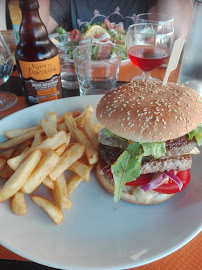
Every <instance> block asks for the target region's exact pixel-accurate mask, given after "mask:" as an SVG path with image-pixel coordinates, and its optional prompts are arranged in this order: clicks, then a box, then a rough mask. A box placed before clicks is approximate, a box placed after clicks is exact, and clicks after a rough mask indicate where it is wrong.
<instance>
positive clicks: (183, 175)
mask: <svg viewBox="0 0 202 270" xmlns="http://www.w3.org/2000/svg"><path fill="white" fill-rule="evenodd" d="M176 175H177V177H178V178H179V179H180V181H181V182H182V184H183V187H182V189H184V188H185V187H186V186H187V185H188V184H189V182H190V179H191V173H190V170H189V169H188V170H185V171H180V172H177V174H176ZM152 176H153V174H152V173H148V174H142V175H140V176H139V177H138V178H137V179H136V180H135V181H131V182H128V183H126V186H136V187H138V186H143V185H146V184H147V183H149V182H150V181H151V179H152ZM182 189H181V190H182ZM153 190H154V191H156V192H159V193H164V194H172V193H177V192H179V191H180V190H179V187H178V185H177V184H176V183H175V182H174V181H173V180H172V179H169V181H168V182H167V183H165V184H163V185H161V186H159V187H158V188H156V189H153Z"/></svg>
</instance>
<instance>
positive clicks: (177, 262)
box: [0, 63, 202, 270]
mask: <svg viewBox="0 0 202 270" xmlns="http://www.w3.org/2000/svg"><path fill="white" fill-rule="evenodd" d="M178 73H179V67H178V68H177V69H176V70H175V71H173V72H172V73H171V75H170V77H169V81H174V82H176V81H177V77H178ZM137 74H141V70H139V69H138V68H136V67H134V65H133V64H131V63H129V64H126V65H124V66H122V67H121V68H120V74H119V78H118V81H119V82H118V84H122V83H124V82H128V81H130V79H131V78H132V77H133V76H135V75H137ZM164 74H165V68H159V69H156V70H154V71H152V76H154V77H157V78H160V79H163V77H164ZM0 90H4V91H11V92H15V94H16V95H17V96H18V101H17V103H16V104H15V105H14V106H13V107H12V108H10V109H8V110H6V111H4V112H0V117H6V116H7V115H9V114H11V113H14V112H15V111H18V110H21V109H23V108H26V104H25V101H24V98H23V97H22V91H21V88H20V82H19V78H18V73H17V71H14V73H13V76H12V77H11V78H10V79H9V80H8V82H7V83H6V84H5V85H3V86H1V87H0ZM78 94H79V93H78V89H76V90H71V91H69V90H65V89H63V96H64V97H66V96H71V95H78ZM201 254H202V232H200V233H199V234H198V235H197V236H196V237H195V238H194V239H193V240H192V241H190V242H189V243H188V244H187V245H185V246H184V247H182V248H181V249H179V250H178V251H176V252H174V253H172V254H170V255H169V256H167V257H165V258H163V259H160V260H158V261H156V262H153V263H150V264H148V265H144V266H140V267H136V268H133V269H134V270H162V269H163V270H175V269H179V270H192V269H193V270H201V269H202V256H201ZM18 268H19V269H21V270H23V269H29V270H50V269H53V268H49V267H46V266H41V265H39V264H36V263H33V262H30V261H28V260H27V259H25V258H22V257H20V256H18V255H16V254H14V253H12V252H11V251H9V250H7V249H5V248H4V247H3V246H0V269H8V270H10V269H18Z"/></svg>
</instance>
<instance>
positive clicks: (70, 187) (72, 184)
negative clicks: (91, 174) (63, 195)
mask: <svg viewBox="0 0 202 270" xmlns="http://www.w3.org/2000/svg"><path fill="white" fill-rule="evenodd" d="M93 166H94V165H89V166H88V167H89V170H90V171H91V170H92V168H93ZM82 181H83V179H82V178H81V177H80V176H79V175H74V176H73V177H72V178H71V179H70V180H69V181H68V183H67V196H68V197H69V196H70V194H71V193H72V192H73V191H74V190H75V189H76V188H77V187H78V186H79V184H80V183H81V182H82Z"/></svg>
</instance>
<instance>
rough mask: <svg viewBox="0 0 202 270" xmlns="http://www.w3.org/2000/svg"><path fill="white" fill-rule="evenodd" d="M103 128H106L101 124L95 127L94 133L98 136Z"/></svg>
mask: <svg viewBox="0 0 202 270" xmlns="http://www.w3.org/2000/svg"><path fill="white" fill-rule="evenodd" d="M103 127H104V126H103V125H101V124H95V126H94V132H95V134H97V133H98V131H99V130H100V129H102V128H103Z"/></svg>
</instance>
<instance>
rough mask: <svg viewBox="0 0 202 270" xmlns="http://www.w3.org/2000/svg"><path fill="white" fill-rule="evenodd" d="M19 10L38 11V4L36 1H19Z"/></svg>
mask: <svg viewBox="0 0 202 270" xmlns="http://www.w3.org/2000/svg"><path fill="white" fill-rule="evenodd" d="M20 8H21V9H24V10H27V9H29V10H33V9H38V8H39V3H38V1H37V0H20Z"/></svg>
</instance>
